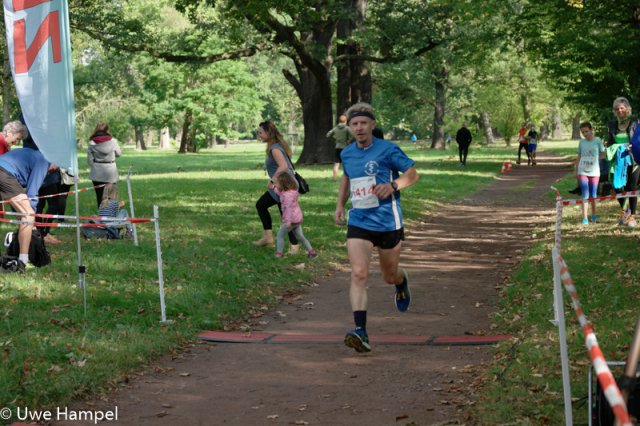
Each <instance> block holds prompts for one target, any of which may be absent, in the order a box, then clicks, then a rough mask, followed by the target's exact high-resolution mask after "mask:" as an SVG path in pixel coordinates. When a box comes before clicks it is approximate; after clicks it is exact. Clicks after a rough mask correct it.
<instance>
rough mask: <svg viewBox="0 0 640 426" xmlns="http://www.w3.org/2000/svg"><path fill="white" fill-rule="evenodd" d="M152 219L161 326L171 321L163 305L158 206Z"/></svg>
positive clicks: (155, 207)
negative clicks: (154, 232)
mask: <svg viewBox="0 0 640 426" xmlns="http://www.w3.org/2000/svg"><path fill="white" fill-rule="evenodd" d="M153 218H154V223H155V231H156V255H157V258H158V289H159V291H160V316H161V318H162V319H161V321H160V323H161V324H170V323H172V322H173V321H167V313H166V310H165V305H164V276H163V274H162V249H161V248H160V215H159V214H158V206H156V205H154V206H153Z"/></svg>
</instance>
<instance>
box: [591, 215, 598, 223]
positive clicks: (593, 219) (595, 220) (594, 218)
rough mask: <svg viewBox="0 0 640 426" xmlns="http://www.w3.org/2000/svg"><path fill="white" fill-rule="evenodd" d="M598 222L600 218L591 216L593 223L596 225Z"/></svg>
mask: <svg viewBox="0 0 640 426" xmlns="http://www.w3.org/2000/svg"><path fill="white" fill-rule="evenodd" d="M597 221H598V216H596V215H595V214H594V215H593V216H591V222H593V223H596V222H597Z"/></svg>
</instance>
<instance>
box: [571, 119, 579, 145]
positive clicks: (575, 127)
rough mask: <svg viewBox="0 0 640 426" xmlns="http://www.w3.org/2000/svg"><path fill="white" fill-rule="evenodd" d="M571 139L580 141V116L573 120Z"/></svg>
mask: <svg viewBox="0 0 640 426" xmlns="http://www.w3.org/2000/svg"><path fill="white" fill-rule="evenodd" d="M571 139H573V140H579V139H580V114H576V115H574V116H573V119H572V120H571Z"/></svg>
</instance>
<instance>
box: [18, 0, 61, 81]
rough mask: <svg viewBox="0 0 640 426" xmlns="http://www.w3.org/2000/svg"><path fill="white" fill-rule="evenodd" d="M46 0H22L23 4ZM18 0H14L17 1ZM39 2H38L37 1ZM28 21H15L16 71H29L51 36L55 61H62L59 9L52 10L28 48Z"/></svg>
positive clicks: (19, 72)
mask: <svg viewBox="0 0 640 426" xmlns="http://www.w3.org/2000/svg"><path fill="white" fill-rule="evenodd" d="M43 1H44V0H31V1H29V0H22V3H24V4H23V5H28V4H30V3H36V2H40V3H42V2H43ZM16 2H18V0H14V7H15V3H16ZM36 4H37V3H36ZM25 28H26V22H25V20H24V19H20V20H18V21H15V22H14V24H13V61H14V64H15V73H16V74H21V73H25V72H28V71H29V68H31V65H33V61H35V59H36V56H37V55H38V52H39V51H40V49H41V48H42V46H44V44H45V43H46V42H47V40H48V39H49V38H51V47H52V49H53V62H60V61H62V49H61V47H60V45H61V43H60V16H59V13H58V11H55V12H51V13H50V14H49V15H47V17H46V18H45V19H44V21H42V24H41V25H40V28H38V32H37V33H36V36H35V37H34V38H33V41H32V42H31V44H30V45H29V47H28V48H27V34H26V31H25Z"/></svg>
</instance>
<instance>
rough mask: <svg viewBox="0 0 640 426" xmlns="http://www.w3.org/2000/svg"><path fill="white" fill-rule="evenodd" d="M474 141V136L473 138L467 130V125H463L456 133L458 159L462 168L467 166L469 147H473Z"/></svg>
mask: <svg viewBox="0 0 640 426" xmlns="http://www.w3.org/2000/svg"><path fill="white" fill-rule="evenodd" d="M472 140H473V136H471V132H470V131H469V129H467V123H462V127H461V128H460V129H459V130H458V132H457V133H456V143H457V144H458V157H460V165H461V166H466V165H467V155H468V154H469V145H471V141H472Z"/></svg>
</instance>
